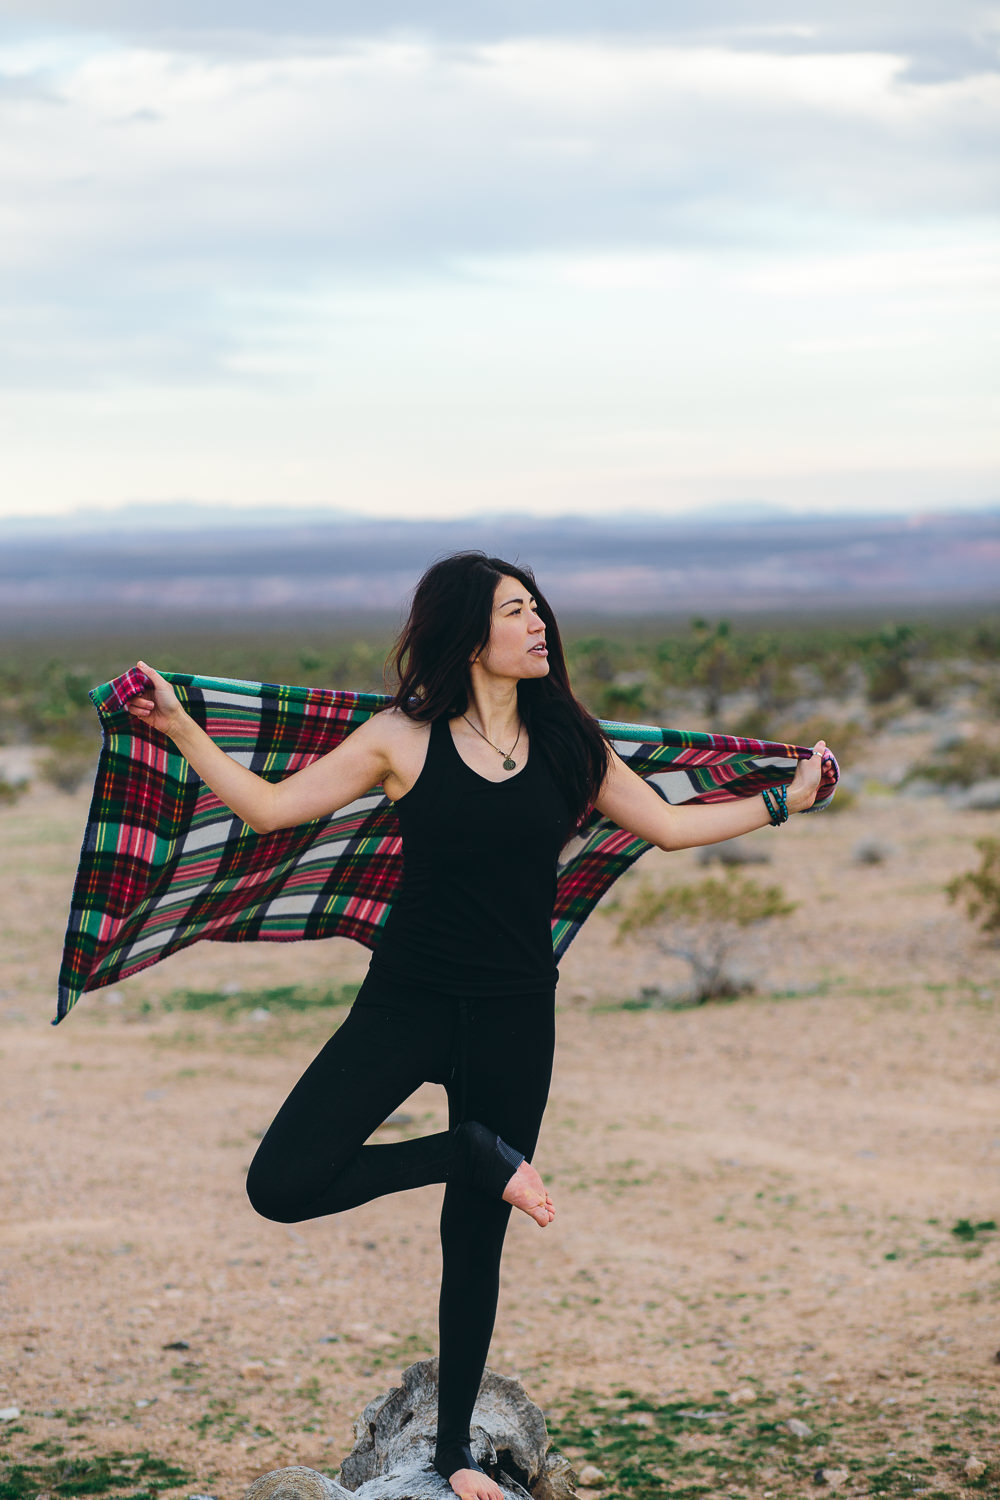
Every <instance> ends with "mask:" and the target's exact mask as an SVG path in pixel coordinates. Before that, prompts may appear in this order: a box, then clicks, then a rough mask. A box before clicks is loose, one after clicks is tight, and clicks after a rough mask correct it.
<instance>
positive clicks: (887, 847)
mask: <svg viewBox="0 0 1000 1500" xmlns="http://www.w3.org/2000/svg"><path fill="white" fill-rule="evenodd" d="M892 852H893V851H892V845H891V844H885V843H883V842H882V840H881V839H862V840H861V841H860V843H857V844H855V846H854V848H853V849H852V850H851V858H852V859H853V861H854V863H855V864H856V865H884V864H885V862H886V860H887V859H888V858H889V857H890V855H891V854H892Z"/></svg>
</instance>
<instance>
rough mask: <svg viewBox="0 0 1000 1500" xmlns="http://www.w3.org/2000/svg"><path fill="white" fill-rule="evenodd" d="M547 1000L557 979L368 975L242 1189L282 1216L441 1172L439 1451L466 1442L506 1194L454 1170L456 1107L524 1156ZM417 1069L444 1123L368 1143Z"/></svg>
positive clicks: (491, 1306)
mask: <svg viewBox="0 0 1000 1500" xmlns="http://www.w3.org/2000/svg"><path fill="white" fill-rule="evenodd" d="M554 1012H555V1006H554V994H553V991H552V990H548V991H546V992H545V993H534V994H516V995H506V996H501V997H496V998H491V999H489V1000H482V999H472V1000H458V999H455V998H453V997H451V996H443V995H439V994H434V993H431V992H428V991H426V990H416V989H409V988H407V989H404V988H402V987H397V986H395V985H392V984H390V983H389V982H387V981H386V980H384V979H381V978H379V979H376V977H375V976H374V975H369V976H368V978H367V979H366V980H365V983H364V984H363V986H362V988H361V990H360V992H359V994H358V997H357V999H356V1000H355V1002H354V1005H353V1006H352V1008H351V1011H350V1013H349V1014H348V1016H347V1018H346V1020H345V1021H344V1023H343V1025H342V1026H341V1027H340V1028H339V1030H338V1031H336V1032H335V1033H334V1035H333V1036H332V1037H331V1038H330V1040H329V1041H328V1042H327V1043H326V1045H325V1046H324V1048H323V1050H322V1051H321V1052H320V1053H319V1055H318V1056H317V1057H316V1058H314V1060H313V1061H312V1062H311V1063H310V1065H309V1067H308V1068H307V1069H306V1071H305V1072H304V1073H303V1075H302V1077H301V1078H300V1079H299V1081H298V1083H297V1084H296V1085H295V1087H294V1088H293V1089H292V1092H291V1093H290V1094H289V1096H288V1098H287V1099H286V1100H285V1102H284V1104H283V1105H282V1106H281V1108H280V1110H279V1111H278V1113H277V1115H276V1117H275V1119H274V1122H273V1123H272V1125H271V1127H270V1129H269V1130H268V1132H267V1134H266V1135H265V1136H264V1139H263V1140H262V1141H261V1143H260V1146H259V1147H258V1149H257V1153H256V1155H255V1156H254V1159H253V1162H252V1163H251V1165H250V1172H249V1175H248V1177H247V1193H248V1195H249V1198H250V1202H251V1203H252V1204H253V1206H254V1208H255V1209H256V1210H257V1212H258V1213H259V1214H263V1215H264V1217H265V1218H268V1219H276V1220H278V1221H279V1222H280V1223H284V1224H294V1223H298V1222H300V1221H301V1220H303V1219H316V1218H320V1217H321V1216H322V1215H323V1214H332V1213H340V1212H341V1211H342V1210H343V1209H346V1208H354V1207H355V1206H356V1205H357V1204H359V1203H367V1202H369V1201H370V1200H371V1199H372V1198H380V1197H382V1195H383V1194H385V1193H396V1192H399V1191H400V1190H401V1189H403V1188H414V1187H426V1186H427V1185H428V1184H429V1183H433V1182H445V1183H447V1187H446V1189H445V1194H444V1203H443V1206H442V1209H441V1252H442V1276H441V1297H440V1302H439V1325H438V1326H439V1337H440V1350H441V1352H440V1360H439V1385H438V1432H437V1456H438V1457H439V1458H441V1457H442V1456H443V1455H447V1454H449V1453H451V1452H453V1451H455V1450H457V1448H459V1447H460V1446H461V1445H463V1444H467V1443H468V1442H469V1423H470V1420H471V1417H472V1409H473V1406H474V1405H475V1401H476V1396H477V1394H478V1391H479V1382H480V1380H481V1379H482V1374H483V1368H484V1366H485V1364H486V1356H487V1353H488V1352H489V1346H490V1338H491V1336H492V1333H493V1323H494V1320H495V1318H496V1308H497V1297H498V1294H499V1289H500V1255H501V1251H502V1249H503V1239H504V1234H505V1232H506V1229H507V1221H508V1219H509V1217H510V1205H509V1204H507V1203H504V1202H503V1201H502V1200H500V1199H499V1198H492V1197H487V1196H485V1195H484V1194H483V1193H482V1192H478V1191H476V1190H475V1189H474V1188H471V1187H466V1186H463V1185H462V1184H461V1183H460V1182H458V1181H456V1180H454V1168H455V1165H456V1141H455V1137H454V1134H453V1132H454V1130H455V1127H456V1126H457V1125H459V1124H461V1123H462V1121H464V1120H479V1121H480V1122H481V1123H482V1124H483V1125H485V1126H487V1127H488V1128H489V1129H490V1130H491V1131H496V1132H497V1133H498V1134H499V1135H500V1136H501V1137H502V1138H503V1139H504V1140H505V1141H506V1142H507V1143H508V1144H509V1145H511V1146H514V1147H516V1148H517V1150H518V1151H520V1152H522V1153H523V1154H524V1155H525V1156H526V1157H528V1158H529V1159H530V1157H531V1155H532V1153H533V1152H534V1149H535V1143H536V1141H537V1139H538V1131H539V1127H540V1126H541V1121H542V1114H543V1111H544V1109H545V1102H546V1099H547V1097H548V1091H549V1080H550V1077H551V1072H552V1052H553V1046H554V1042H555V1014H554ZM424 1082H430V1083H442V1084H444V1086H445V1088H446V1089H447V1091H448V1123H449V1129H448V1130H447V1131H444V1132H442V1133H441V1134H438V1135H426V1136H421V1137H419V1138H418V1139H416V1140H409V1141H398V1142H394V1143H392V1144H389V1145H384V1146H382V1145H380V1146H368V1145H365V1144H364V1143H365V1141H367V1139H368V1137H369V1136H370V1135H371V1134H372V1132H373V1131H374V1130H375V1129H376V1128H377V1127H378V1126H379V1125H380V1124H381V1123H382V1121H383V1120H385V1118H386V1116H387V1115H389V1114H391V1112H392V1111H393V1110H394V1109H395V1108H396V1107H397V1106H398V1105H399V1104H400V1103H401V1102H402V1101H403V1100H404V1099H406V1098H407V1097H408V1096H409V1095H410V1094H411V1093H412V1092H413V1091H414V1089H415V1088H417V1087H418V1086H419V1085H420V1084H421V1083H424ZM450 1173H452V1174H453V1175H452V1179H451V1180H449V1174H450ZM455 1467H462V1464H461V1463H460V1462H457V1461H456V1463H455Z"/></svg>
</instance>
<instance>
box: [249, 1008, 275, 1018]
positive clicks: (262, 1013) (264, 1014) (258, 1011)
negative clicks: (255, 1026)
mask: <svg viewBox="0 0 1000 1500" xmlns="http://www.w3.org/2000/svg"><path fill="white" fill-rule="evenodd" d="M248 1015H249V1018H250V1020H251V1021H269V1020H270V1019H271V1012H270V1011H269V1010H268V1008H267V1006H266V1005H257V1006H255V1007H254V1009H253V1010H251V1011H249V1012H248Z"/></svg>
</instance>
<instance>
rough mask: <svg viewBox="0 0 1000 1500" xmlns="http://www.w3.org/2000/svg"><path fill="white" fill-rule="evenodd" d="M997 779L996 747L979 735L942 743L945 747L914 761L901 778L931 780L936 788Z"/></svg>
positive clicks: (999, 754)
mask: <svg viewBox="0 0 1000 1500" xmlns="http://www.w3.org/2000/svg"><path fill="white" fill-rule="evenodd" d="M994 776H1000V744H997V743H995V742H994V741H992V740H987V739H985V738H984V737H983V736H982V735H970V736H969V738H968V739H961V740H957V741H946V742H945V748H944V749H942V750H940V751H939V752H938V753H937V754H936V755H932V756H931V757H930V758H929V759H928V760H920V761H915V762H914V764H913V765H912V766H910V768H909V770H908V771H907V773H906V775H905V777H904V778H903V781H904V783H905V782H907V781H915V780H917V779H918V778H919V779H920V780H922V781H933V782H936V783H937V784H938V785H939V786H964V787H967V786H973V785H974V784H975V783H976V782H977V781H988V780H991V779H992V778H993V777H994Z"/></svg>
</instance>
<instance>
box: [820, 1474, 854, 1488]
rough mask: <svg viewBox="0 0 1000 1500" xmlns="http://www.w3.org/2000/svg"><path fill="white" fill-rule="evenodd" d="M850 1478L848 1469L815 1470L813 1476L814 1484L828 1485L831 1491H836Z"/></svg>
mask: <svg viewBox="0 0 1000 1500" xmlns="http://www.w3.org/2000/svg"><path fill="white" fill-rule="evenodd" d="M850 1477H851V1475H850V1470H849V1469H817V1470H816V1472H815V1474H814V1475H813V1480H814V1481H815V1483H816V1484H828V1485H829V1486H830V1488H831V1490H835V1489H838V1488H839V1487H840V1485H842V1484H844V1483H846V1481H847V1480H848V1479H849V1478H850Z"/></svg>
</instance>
